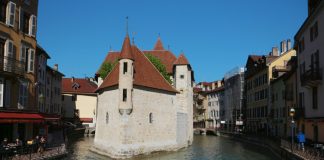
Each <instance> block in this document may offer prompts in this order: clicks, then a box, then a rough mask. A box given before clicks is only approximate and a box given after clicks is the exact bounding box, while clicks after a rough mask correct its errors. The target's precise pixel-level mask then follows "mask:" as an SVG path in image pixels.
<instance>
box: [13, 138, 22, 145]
mask: <svg viewBox="0 0 324 160" xmlns="http://www.w3.org/2000/svg"><path fill="white" fill-rule="evenodd" d="M15 145H16V146H17V147H21V146H22V142H21V140H19V138H16V142H15Z"/></svg>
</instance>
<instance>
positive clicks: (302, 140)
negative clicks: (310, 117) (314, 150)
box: [297, 131, 305, 151]
mask: <svg viewBox="0 0 324 160" xmlns="http://www.w3.org/2000/svg"><path fill="white" fill-rule="evenodd" d="M297 140H298V148H299V149H302V150H303V151H304V149H305V148H304V143H305V135H304V133H303V132H301V131H299V133H298V134H297Z"/></svg>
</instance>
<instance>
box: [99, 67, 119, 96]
mask: <svg viewBox="0 0 324 160" xmlns="http://www.w3.org/2000/svg"><path fill="white" fill-rule="evenodd" d="M118 80H119V62H118V64H116V65H115V67H114V68H113V69H112V71H111V72H110V73H109V74H108V75H107V76H106V78H105V79H104V81H103V82H102V84H101V85H100V87H99V88H98V90H100V89H103V88H108V87H112V86H116V85H118Z"/></svg>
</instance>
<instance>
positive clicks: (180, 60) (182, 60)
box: [174, 53, 190, 65]
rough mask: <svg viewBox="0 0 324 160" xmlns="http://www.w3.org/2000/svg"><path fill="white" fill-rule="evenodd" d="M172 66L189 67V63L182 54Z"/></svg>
mask: <svg viewBox="0 0 324 160" xmlns="http://www.w3.org/2000/svg"><path fill="white" fill-rule="evenodd" d="M174 65H190V64H189V61H188V60H187V58H186V57H185V55H184V54H183V53H181V54H180V56H179V57H178V59H177V60H176V61H175V62H174Z"/></svg>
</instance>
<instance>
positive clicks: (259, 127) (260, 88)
mask: <svg viewBox="0 0 324 160" xmlns="http://www.w3.org/2000/svg"><path fill="white" fill-rule="evenodd" d="M295 55H296V51H295V50H293V49H291V44H290V40H287V41H282V42H281V50H280V52H279V51H278V48H277V47H273V48H272V51H271V52H270V53H269V54H268V55H262V56H259V55H250V56H249V57H248V60H247V62H246V72H245V88H246V92H245V93H246V94H245V95H246V129H247V131H250V132H258V133H263V134H266V135H269V132H270V131H269V129H270V128H272V127H271V126H269V124H271V123H270V119H269V116H271V115H272V114H273V113H271V110H272V108H271V107H270V96H269V95H271V94H272V93H271V90H270V88H269V87H270V79H271V78H273V74H272V73H273V70H274V69H276V68H280V67H282V66H285V65H286V64H287V62H288V61H289V60H290V58H291V56H295Z"/></svg>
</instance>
